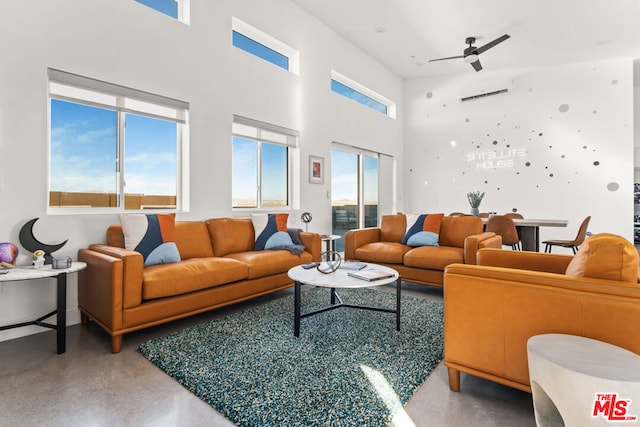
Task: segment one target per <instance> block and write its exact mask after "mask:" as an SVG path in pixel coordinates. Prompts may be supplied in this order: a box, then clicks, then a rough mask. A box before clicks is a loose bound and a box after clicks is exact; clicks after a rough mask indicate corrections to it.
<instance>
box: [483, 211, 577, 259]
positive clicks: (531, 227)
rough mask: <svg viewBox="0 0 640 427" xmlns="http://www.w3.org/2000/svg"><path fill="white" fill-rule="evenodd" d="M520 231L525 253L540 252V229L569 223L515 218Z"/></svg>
mask: <svg viewBox="0 0 640 427" xmlns="http://www.w3.org/2000/svg"><path fill="white" fill-rule="evenodd" d="M488 220H489V218H482V223H483V224H484V225H486V224H487V221H488ZM513 222H514V224H515V225H516V229H517V230H518V235H519V236H520V242H521V243H522V250H523V251H532V252H540V227H566V226H567V224H568V223H569V221H567V220H566V219H531V218H523V219H520V218H513Z"/></svg>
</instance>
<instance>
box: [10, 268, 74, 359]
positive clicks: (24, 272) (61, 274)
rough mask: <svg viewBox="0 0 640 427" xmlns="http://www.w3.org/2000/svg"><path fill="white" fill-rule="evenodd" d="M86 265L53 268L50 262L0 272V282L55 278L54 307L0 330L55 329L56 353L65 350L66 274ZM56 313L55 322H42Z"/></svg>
mask: <svg viewBox="0 0 640 427" xmlns="http://www.w3.org/2000/svg"><path fill="white" fill-rule="evenodd" d="M86 267H87V264H86V263H84V262H73V263H72V264H71V267H69V268H61V269H53V268H52V267H51V265H50V264H48V265H45V266H44V267H42V268H33V267H26V266H25V267H15V268H12V269H10V270H8V272H7V273H4V274H0V282H17V281H21V280H34V279H42V278H46V277H51V278H55V279H56V284H57V292H56V299H57V304H56V309H55V310H53V311H52V312H50V313H47V314H45V315H43V316H41V317H38V318H37V319H36V320H31V321H28V322H22V323H15V324H13V325H5V326H0V331H3V330H5V329H13V328H20V327H23V326H29V325H37V326H42V327H45V328H50V329H55V330H56V332H57V337H56V339H57V348H58V354H62V353H64V352H65V351H66V336H67V331H66V330H67V274H68V273H75V272H77V271H80V270H82V269H84V268H86ZM54 314H55V315H56V324H55V325H52V324H51V323H46V322H44V320H45V319H47V318H49V317H51V316H53V315H54Z"/></svg>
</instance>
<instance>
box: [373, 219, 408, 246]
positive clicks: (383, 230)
mask: <svg viewBox="0 0 640 427" xmlns="http://www.w3.org/2000/svg"><path fill="white" fill-rule="evenodd" d="M406 230H407V218H406V217H405V216H404V215H383V216H382V219H381V220H380V241H381V242H396V243H400V242H402V238H403V237H404V233H405V231H406Z"/></svg>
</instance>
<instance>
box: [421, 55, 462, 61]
mask: <svg viewBox="0 0 640 427" xmlns="http://www.w3.org/2000/svg"><path fill="white" fill-rule="evenodd" d="M459 58H464V56H463V55H458V56H449V57H447V58H438V59H430V60H429V62H433V61H446V60H447V59H459Z"/></svg>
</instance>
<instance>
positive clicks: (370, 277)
mask: <svg viewBox="0 0 640 427" xmlns="http://www.w3.org/2000/svg"><path fill="white" fill-rule="evenodd" d="M347 274H348V275H349V276H351V277H355V278H356V279H360V280H366V281H367V282H373V281H375V280H382V279H388V278H389V277H393V276H394V274H393V273H389V272H387V271H382V270H375V269H374V270H361V271H350V272H348V273H347Z"/></svg>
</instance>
